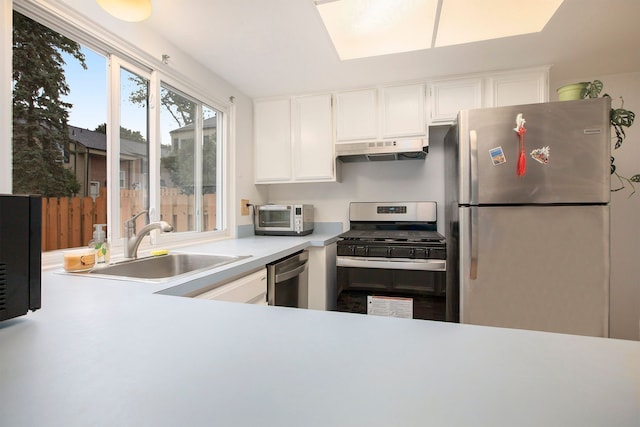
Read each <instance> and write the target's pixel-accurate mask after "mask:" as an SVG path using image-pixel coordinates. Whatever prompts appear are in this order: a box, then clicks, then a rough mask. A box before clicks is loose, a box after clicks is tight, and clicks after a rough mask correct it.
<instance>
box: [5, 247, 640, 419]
mask: <svg viewBox="0 0 640 427" xmlns="http://www.w3.org/2000/svg"><path fill="white" fill-rule="evenodd" d="M310 237H311V236H310ZM273 239H277V240H275V241H273ZM285 239H289V238H284V239H283V238H265V237H256V238H246V239H238V240H237V241H227V242H218V243H215V244H211V245H210V246H209V245H206V247H205V246H203V247H199V248H193V249H196V250H202V251H212V252H214V253H220V252H219V251H220V250H224V251H231V250H233V249H234V248H235V249H236V250H238V251H239V252H237V254H243V255H246V254H247V253H246V252H245V251H247V250H250V251H252V254H253V255H254V256H253V257H252V258H254V260H253V261H256V260H258V261H257V262H264V260H265V259H268V258H271V257H275V258H273V260H275V259H278V258H279V257H281V256H278V255H282V254H283V253H284V255H286V254H287V253H288V252H290V251H295V250H298V245H301V246H303V248H304V247H306V246H308V245H310V244H311V242H310V240H305V242H306V243H301V242H300V239H302V240H304V239H303V238H293V239H298V240H296V241H290V242H288V243H286V242H285ZM269 240H272V242H271V243H268V241H269ZM320 243H321V242H319V241H318V242H316V244H318V245H319V244H320ZM325 243H326V241H325ZM278 248H279V249H278ZM185 251H186V250H185ZM272 251H275V252H272ZM241 252H244V253H241ZM225 253H230V252H225ZM267 253H269V254H267ZM242 262H243V263H248V264H245V268H249V269H250V268H251V265H250V263H251V261H247V260H243V261H242ZM234 268H235V269H236V270H237V271H239V270H238V268H237V267H230V269H231V270H233V269H234ZM221 269H223V270H224V267H222V268H221ZM227 270H229V269H227ZM227 273H228V271H227ZM215 274H217V276H216V277H218V278H219V277H222V276H223V275H225V274H224V273H222V272H221V271H218V272H217V273H215ZM200 279H202V280H205V279H206V278H205V277H204V276H203V277H201V278H199V279H196V280H200ZM207 280H208V279H207ZM168 286H169V287H175V286H178V287H180V286H183V287H184V286H187V285H185V284H184V283H178V284H175V283H170V282H167V283H162V284H150V283H130V282H126V281H121V280H107V279H90V278H87V276H86V275H77V276H70V275H62V274H57V273H55V272H45V273H44V274H43V298H42V301H43V306H42V309H41V310H38V311H36V312H34V313H29V314H28V315H26V316H22V317H20V318H16V319H12V320H8V321H5V322H1V323H0V425H2V426H3V427H13V426H20V427H23V426H65V427H69V426H177V425H184V426H213V425H215V426H256V425H267V426H426V425H429V426H542V425H544V426H581V427H583V426H634V427H637V426H638V425H640V342H636V341H622V340H614V339H605V338H592V337H581V336H572V335H563V334H551V333H543V332H533V331H519V330H510V329H500V328H489V327H481V326H470V325H459V324H451V323H444V322H434V321H424V320H408V319H394V318H384V317H374V316H365V315H358V314H349V313H337V312H322V311H314V310H301V309H293V308H286V307H265V306H255V305H244V304H235V303H226V302H218V301H206V300H196V299H191V298H183V297H176V296H170V295H162V294H158V293H156V292H157V291H160V290H162V289H166V288H167V287H168ZM187 287H188V286H187ZM184 289H186V288H183V289H182V290H184Z"/></svg>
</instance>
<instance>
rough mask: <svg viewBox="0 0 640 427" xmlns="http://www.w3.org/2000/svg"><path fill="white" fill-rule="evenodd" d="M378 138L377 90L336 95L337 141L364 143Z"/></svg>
mask: <svg viewBox="0 0 640 427" xmlns="http://www.w3.org/2000/svg"><path fill="white" fill-rule="evenodd" d="M377 137H378V91H377V89H364V90H354V91H349V92H340V93H337V94H336V140H337V141H341V142H342V141H362V140H372V139H376V138H377Z"/></svg>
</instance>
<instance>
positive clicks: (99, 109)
mask: <svg viewBox="0 0 640 427" xmlns="http://www.w3.org/2000/svg"><path fill="white" fill-rule="evenodd" d="M82 52H83V53H84V55H85V58H86V63H87V69H86V70H85V69H83V68H82V66H81V65H80V63H79V62H78V60H77V59H75V58H74V57H72V56H71V55H68V54H63V58H64V61H65V63H66V64H65V66H64V69H65V76H66V79H67V84H68V85H69V88H70V94H69V95H68V96H64V97H62V98H63V100H64V101H65V102H69V103H71V104H73V107H72V108H71V109H70V111H69V124H70V125H71V126H77V127H81V128H84V129H89V130H94V129H95V128H96V127H97V126H98V125H99V124H101V123H106V121H107V60H106V58H105V57H104V56H102V55H98V54H97V53H95V52H93V51H91V50H89V49H86V48H82Z"/></svg>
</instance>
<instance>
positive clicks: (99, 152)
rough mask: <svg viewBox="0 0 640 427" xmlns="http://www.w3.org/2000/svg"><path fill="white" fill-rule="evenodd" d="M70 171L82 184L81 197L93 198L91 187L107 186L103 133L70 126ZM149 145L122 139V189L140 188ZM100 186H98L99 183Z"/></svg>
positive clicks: (146, 166) (105, 142) (105, 137)
mask: <svg viewBox="0 0 640 427" xmlns="http://www.w3.org/2000/svg"><path fill="white" fill-rule="evenodd" d="M69 136H70V137H71V143H70V144H69V155H68V156H65V158H67V157H68V162H65V163H66V164H67V165H66V166H67V168H68V169H70V170H72V171H73V172H74V174H75V176H76V179H77V180H78V182H79V183H80V192H79V195H81V196H90V195H91V190H90V188H91V186H92V185H93V186H94V188H95V187H98V186H99V187H100V188H102V187H106V185H107V135H105V134H104V133H100V132H96V131H92V130H88V129H82V128H79V127H77V126H69ZM148 150H149V148H148V144H147V143H146V142H140V141H132V140H128V139H121V140H120V188H121V189H130V190H136V189H138V188H140V187H141V186H142V185H143V183H144V180H145V178H146V176H147V173H148V172H147V171H148ZM96 183H99V184H96Z"/></svg>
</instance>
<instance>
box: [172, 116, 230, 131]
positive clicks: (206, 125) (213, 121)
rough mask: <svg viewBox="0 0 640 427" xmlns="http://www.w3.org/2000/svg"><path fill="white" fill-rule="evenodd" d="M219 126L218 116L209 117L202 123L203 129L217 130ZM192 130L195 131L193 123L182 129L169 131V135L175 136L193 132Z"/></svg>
mask: <svg viewBox="0 0 640 427" xmlns="http://www.w3.org/2000/svg"><path fill="white" fill-rule="evenodd" d="M217 125H218V117H217V116H213V117H209V118H208V119H205V120H204V121H203V122H202V129H215V128H216V126H217ZM192 130H193V123H191V124H188V125H186V126H182V127H181V128H178V129H174V130H172V131H169V133H170V134H171V135H173V134H174V133H179V132H186V131H192Z"/></svg>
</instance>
